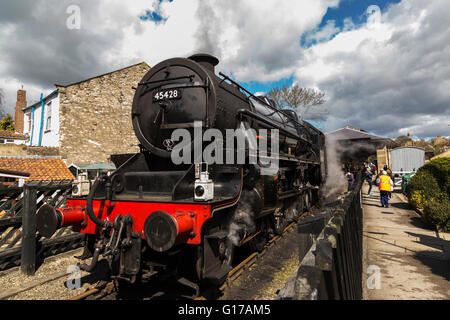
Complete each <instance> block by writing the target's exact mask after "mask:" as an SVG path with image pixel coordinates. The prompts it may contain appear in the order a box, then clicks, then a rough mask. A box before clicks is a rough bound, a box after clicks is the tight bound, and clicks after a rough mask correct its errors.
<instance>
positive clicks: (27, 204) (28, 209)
mask: <svg viewBox="0 0 450 320" xmlns="http://www.w3.org/2000/svg"><path fill="white" fill-rule="evenodd" d="M36 200H37V185H36V184H32V183H25V185H24V186H23V202H24V204H23V205H24V207H23V215H22V256H21V260H20V269H21V271H22V273H24V274H26V275H29V276H32V275H34V273H35V271H36Z"/></svg>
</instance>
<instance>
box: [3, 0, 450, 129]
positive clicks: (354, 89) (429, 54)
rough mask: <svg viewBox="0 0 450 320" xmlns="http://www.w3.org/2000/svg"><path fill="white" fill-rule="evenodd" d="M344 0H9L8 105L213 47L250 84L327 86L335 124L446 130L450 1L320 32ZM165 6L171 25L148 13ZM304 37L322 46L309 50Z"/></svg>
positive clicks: (416, 1)
mask: <svg viewBox="0 0 450 320" xmlns="http://www.w3.org/2000/svg"><path fill="white" fill-rule="evenodd" d="M338 2H339V0H302V1H298V0H284V1H280V0H265V1H258V0H246V1H237V0H229V1H228V0H227V1H223V0H174V1H173V2H169V1H167V0H164V1H162V2H161V3H160V4H159V0H152V1H150V0H134V1H128V2H124V1H122V0H99V1H95V2H94V1H89V2H88V1H81V0H78V1H77V0H53V1H48V0H46V1H44V0H21V1H3V2H1V3H0V52H1V53H2V58H1V59H0V87H2V88H3V89H4V91H5V96H6V103H7V110H6V111H7V112H12V111H13V107H14V104H15V98H16V96H15V95H16V90H17V89H19V88H20V87H21V85H24V87H25V89H26V90H27V91H28V98H29V100H36V99H38V98H39V94H40V93H41V91H44V93H49V92H50V91H51V90H52V89H53V83H55V82H58V83H70V82H75V81H79V80H82V79H85V78H88V77H90V76H94V75H97V74H101V73H104V72H109V71H111V70H114V69H118V68H121V67H124V66H126V65H129V64H132V63H136V62H140V61H143V60H144V61H146V62H147V63H149V64H150V65H155V64H156V63H158V62H159V61H161V60H164V59H166V58H169V57H174V56H181V57H186V56H188V55H190V54H192V53H195V52H199V51H202V52H207V53H212V54H215V55H217V56H218V58H219V59H220V65H219V69H220V70H221V71H224V72H226V73H229V74H232V75H233V76H234V77H235V78H236V79H237V80H238V81H260V82H266V81H276V80H279V79H281V78H285V77H289V76H291V75H293V74H294V75H295V81H297V82H299V83H300V85H303V86H309V87H315V88H318V89H320V90H322V91H325V92H326V94H327V98H328V102H327V104H326V105H325V106H324V108H326V109H327V110H328V111H329V112H330V116H329V119H328V121H327V124H326V129H335V128H337V127H340V126H343V125H345V124H353V125H355V126H357V127H361V128H364V129H366V130H369V131H373V132H375V133H378V134H386V135H390V136H394V137H395V136H397V135H399V134H403V132H404V131H407V130H410V131H411V134H413V135H425V136H432V135H435V134H440V135H446V133H445V132H442V130H444V131H445V130H446V129H447V128H448V123H450V120H449V112H450V111H449V110H450V108H449V104H450V33H449V32H448V21H450V10H449V9H448V8H449V6H448V1H447V0H433V1H425V0H408V1H407V0H404V1H402V2H401V3H400V4H397V5H392V6H391V7H389V8H388V9H387V10H386V11H385V12H384V13H383V14H381V15H378V16H372V17H369V19H368V20H369V22H370V23H369V24H364V25H362V26H358V25H355V24H354V23H353V21H352V19H351V18H346V19H344V21H343V27H342V30H340V33H337V32H338V31H339V30H338V29H339V28H338V27H337V26H336V23H335V22H333V21H328V22H326V24H325V26H324V27H323V28H321V29H318V26H319V25H320V23H321V21H322V18H323V16H324V15H325V13H326V12H327V9H328V8H329V7H336V6H337V5H338ZM72 4H75V5H79V6H80V8H81V18H82V21H81V29H80V30H69V29H67V27H66V19H67V17H68V15H67V14H66V8H67V6H68V5H72ZM156 9H157V10H158V12H159V13H161V14H162V15H163V16H164V18H165V19H167V20H165V21H164V22H162V23H158V24H156V23H153V22H152V21H141V20H139V16H141V15H143V14H145V13H146V10H156ZM375 13H377V12H375ZM360 14H361V15H365V14H366V13H365V12H361V13H360ZM374 17H376V18H375V19H374ZM302 36H305V37H306V38H308V40H312V41H313V42H318V43H317V44H315V45H313V46H311V47H310V48H306V49H305V48H302V47H301V43H300V40H301V37H302ZM330 39H331V40H330ZM386 119H388V120H386ZM425 120H426V121H425ZM427 123H428V125H427Z"/></svg>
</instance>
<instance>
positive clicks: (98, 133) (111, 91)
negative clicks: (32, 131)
mask: <svg viewBox="0 0 450 320" xmlns="http://www.w3.org/2000/svg"><path fill="white" fill-rule="evenodd" d="M149 69H150V67H149V66H148V65H147V64H146V63H145V62H142V63H140V64H137V65H133V66H130V67H127V68H124V69H121V70H118V71H114V72H111V73H109V74H105V75H102V76H99V77H95V78H91V79H88V80H85V81H82V82H79V83H75V84H72V85H69V86H60V85H56V86H57V88H58V89H59V93H60V111H59V114H60V143H59V145H60V155H61V156H62V158H63V159H65V160H66V163H67V164H68V165H70V164H71V163H72V162H76V163H94V162H99V161H102V162H108V158H109V156H110V155H111V154H118V153H135V152H139V147H138V144H139V142H138V140H137V138H136V136H135V134H134V131H133V126H132V123H131V106H132V103H133V97H134V93H135V90H133V89H132V87H137V84H138V83H139V82H140V81H141V79H142V77H143V76H144V75H145V74H146V73H147V72H148V70H149Z"/></svg>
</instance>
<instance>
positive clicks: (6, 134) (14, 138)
mask: <svg viewBox="0 0 450 320" xmlns="http://www.w3.org/2000/svg"><path fill="white" fill-rule="evenodd" d="M27 141H28V137H27V136H26V135H23V134H20V133H17V132H13V131H5V130H0V145H2V144H25V143H27ZM0 150H1V149H0Z"/></svg>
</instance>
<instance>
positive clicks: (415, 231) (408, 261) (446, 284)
mask: <svg viewBox="0 0 450 320" xmlns="http://www.w3.org/2000/svg"><path fill="white" fill-rule="evenodd" d="M362 190H363V192H362V201H363V221H364V228H363V247H364V252H363V271H364V272H363V299H364V300H386V299H387V300H399V299H401V300H410V299H412V300H434V299H436V300H444V299H445V300H448V299H450V234H449V233H441V232H437V231H436V230H434V229H433V228H431V227H430V226H428V225H427V224H426V223H425V222H424V221H423V219H422V218H421V216H420V215H419V214H418V213H417V212H416V211H414V210H410V209H409V205H408V203H407V199H406V197H404V196H403V195H402V194H399V193H393V194H392V199H390V201H389V208H383V207H381V203H380V196H379V191H378V188H377V187H376V186H375V185H374V186H373V188H372V192H371V195H368V194H367V191H368V185H367V182H364V185H363V189H362ZM378 275H379V277H378ZM377 277H378V278H377Z"/></svg>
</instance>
